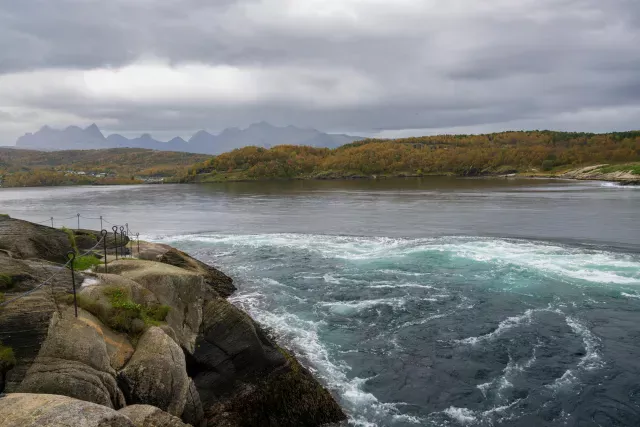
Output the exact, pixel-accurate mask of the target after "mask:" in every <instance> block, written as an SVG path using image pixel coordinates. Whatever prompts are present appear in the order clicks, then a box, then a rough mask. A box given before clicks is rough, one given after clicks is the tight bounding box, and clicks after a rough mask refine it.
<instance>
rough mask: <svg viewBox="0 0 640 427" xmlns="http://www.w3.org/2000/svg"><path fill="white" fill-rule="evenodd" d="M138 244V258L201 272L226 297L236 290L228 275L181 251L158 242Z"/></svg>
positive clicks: (206, 281) (207, 281)
mask: <svg viewBox="0 0 640 427" xmlns="http://www.w3.org/2000/svg"><path fill="white" fill-rule="evenodd" d="M140 245H141V246H140V254H139V255H138V258H140V259H145V260H149V261H157V262H162V263H165V264H169V265H173V266H175V267H180V268H184V269H185V270H189V271H193V272H194V273H198V274H201V275H202V276H203V277H204V280H205V283H206V284H207V285H209V286H211V287H212V288H213V289H214V290H215V291H216V292H217V293H218V294H219V295H220V296H222V297H228V296H230V295H231V294H232V293H233V292H234V291H235V290H236V287H235V286H233V280H232V279H231V278H230V277H229V276H227V275H226V274H224V273H223V272H221V271H220V270H218V269H216V268H213V267H211V266H209V265H207V264H205V263H203V262H201V261H198V260H197V259H195V258H192V257H190V256H189V255H187V254H185V253H184V252H182V251H179V250H177V249H175V248H172V247H171V246H169V245H163V244H159V243H148V242H142V243H141V244H140Z"/></svg>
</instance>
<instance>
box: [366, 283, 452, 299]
mask: <svg viewBox="0 0 640 427" xmlns="http://www.w3.org/2000/svg"><path fill="white" fill-rule="evenodd" d="M369 288H373V289H395V288H416V289H436V288H434V287H433V286H429V285H421V284H419V283H398V284H395V285H372V286H369ZM447 296H448V295H447Z"/></svg>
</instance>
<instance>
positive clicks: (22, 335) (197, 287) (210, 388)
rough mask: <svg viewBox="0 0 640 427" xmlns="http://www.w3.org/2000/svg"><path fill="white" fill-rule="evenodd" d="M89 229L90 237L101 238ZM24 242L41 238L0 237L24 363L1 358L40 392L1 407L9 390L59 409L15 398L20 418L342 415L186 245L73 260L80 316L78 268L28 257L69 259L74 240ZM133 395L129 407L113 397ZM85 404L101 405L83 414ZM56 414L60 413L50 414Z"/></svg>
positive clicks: (1, 330) (126, 421) (295, 419)
mask: <svg viewBox="0 0 640 427" xmlns="http://www.w3.org/2000/svg"><path fill="white" fill-rule="evenodd" d="M12 227H13V228H14V229H17V228H19V227H22V230H30V231H29V232H30V233H32V235H29V236H27V237H28V238H27V240H28V241H29V242H33V241H40V240H42V239H45V240H46V238H48V237H47V236H48V233H49V231H48V230H47V227H35V226H34V227H30V226H24V225H23V224H18V225H13V226H12ZM54 231H55V230H54ZM94 234H95V233H94ZM83 235H84V236H85V237H86V242H85V241H83V242H82V243H80V245H81V246H82V247H89V245H91V244H92V243H93V242H94V241H97V240H96V239H98V237H96V238H95V239H93V238H92V237H91V232H90V231H87V232H86V233H84V234H83ZM43 236H44V237H43ZM76 237H78V235H76ZM64 238H65V239H67V238H68V237H67V236H66V234H65V235H64ZM5 242H6V240H5ZM76 244H78V241H76ZM93 244H94V243H93ZM5 247H7V248H9V246H8V244H6V245H5ZM25 248H27V249H29V250H32V249H33V247H30V246H29V245H28V244H26V243H24V244H23V243H20V244H19V245H17V246H16V245H13V246H11V247H10V248H9V249H4V248H0V292H3V295H2V297H3V298H5V299H6V300H11V303H10V304H8V305H6V306H2V307H0V342H2V345H4V346H6V347H9V348H10V349H11V350H12V352H13V354H14V355H15V363H14V362H13V361H11V363H2V364H0V374H2V375H4V379H6V387H5V390H4V391H5V392H14V391H16V390H18V391H21V392H32V393H38V394H10V395H9V396H7V397H5V398H0V419H3V418H2V416H1V415H2V411H3V410H4V411H7V410H8V409H6V405H5V406H2V405H3V403H4V402H8V401H6V400H4V399H7V398H8V397H11V398H12V399H20V400H16V401H13V403H14V404H16V405H24V406H25V407H27V408H35V407H36V406H38V407H41V408H42V411H43V412H42V413H47V414H50V417H49V418H46V417H45V418H38V417H36V416H35V415H33V414H29V413H26V412H24V413H23V412H21V411H22V409H20V410H18V409H16V411H15V412H16V415H15V418H11V420H13V421H11V422H14V423H18V424H13V425H27V426H29V425H35V424H38V425H42V426H45V427H46V426H47V425H63V426H64V425H68V426H72V425H73V426H75V425H83V426H94V425H96V426H98V425H99V426H127V427H129V426H134V425H135V426H167V427H172V426H176V427H181V426H182V425H192V426H194V427H204V426H205V425H210V426H214V425H215V426H226V427H230V426H236V427H238V426H257V425H272V426H280V427H288V426H291V427H294V426H319V425H323V424H327V423H331V422H336V421H340V420H343V419H344V418H345V416H344V414H343V413H342V411H341V410H340V408H339V406H338V405H337V404H336V402H335V401H334V400H333V398H332V397H331V395H330V393H329V392H328V391H327V390H326V389H324V388H323V387H321V386H320V385H319V384H318V383H317V382H316V381H315V380H314V379H313V377H312V376H311V375H310V373H309V372H308V371H307V370H306V369H304V368H303V367H302V366H301V365H300V364H298V362H297V361H296V360H295V358H293V357H292V356H290V355H289V354H288V353H286V351H284V350H282V349H281V348H279V347H278V346H277V345H276V344H275V343H274V342H273V341H272V340H270V339H269V338H268V337H267V335H266V334H265V333H264V332H263V331H262V329H261V328H260V326H259V325H258V324H257V323H255V322H254V321H253V320H252V319H251V318H250V317H249V316H248V315H247V314H246V313H244V312H243V311H242V310H240V309H238V308H237V307H235V306H234V305H232V304H231V303H229V302H228V301H227V300H226V299H225V298H224V297H225V296H226V295H228V294H229V293H230V292H232V290H233V289H235V288H233V285H232V282H231V279H230V278H228V277H227V276H225V275H224V274H222V273H220V272H218V271H217V270H216V269H214V268H211V267H209V266H207V265H205V264H203V263H201V262H200V261H197V260H195V259H193V258H191V257H189V256H188V255H187V254H185V253H184V252H180V251H178V250H175V249H173V248H171V247H168V246H166V245H155V244H143V245H141V249H142V251H141V253H140V255H141V257H146V258H147V260H140V259H138V260H135V259H133V260H132V259H124V260H122V259H121V260H118V261H112V260H111V257H110V256H109V258H108V261H112V262H109V264H108V272H109V274H106V273H105V271H104V265H100V266H97V267H96V268H95V269H94V270H95V271H94V272H87V273H78V272H76V278H77V284H78V285H80V283H82V286H81V287H80V288H79V289H78V292H77V295H78V305H79V310H78V317H77V318H76V317H75V315H74V311H73V306H72V305H70V303H71V302H72V300H73V298H72V296H71V290H72V284H71V275H70V272H69V270H68V269H66V268H64V267H62V266H60V265H59V264H54V263H51V262H47V261H44V260H33V259H29V260H24V259H19V258H20V257H23V256H31V255H33V254H36V256H51V259H53V258H57V259H59V258H62V259H63V260H64V252H65V251H66V249H67V248H66V247H62V246H58V247H56V248H54V250H53V252H46V251H42V253H39V252H37V251H35V249H33V250H34V251H35V252H33V251H32V252H29V250H27V249H25ZM36 249H37V248H36ZM136 249H137V248H136ZM60 250H62V252H60V253H57V254H56V253H54V252H55V251H60ZM54 273H56V274H54ZM52 275H53V276H52ZM47 279H49V280H48V281H46V280H47ZM45 281H46V282H45ZM43 284H44V285H43ZM25 292H29V293H27V294H25ZM15 297H20V298H19V299H16V300H13V298H15ZM14 365H15V366H14ZM1 384H2V381H0V385H1ZM0 391H2V390H0ZM41 393H46V394H41ZM57 395H65V396H71V397H76V398H78V399H81V400H83V401H84V402H79V401H76V400H74V399H71V398H70V397H62V396H57ZM95 404H99V405H100V406H97V405H95ZM127 404H128V405H132V406H130V407H125V408H124V409H123V410H122V411H121V412H120V413H117V412H116V411H114V410H113V409H110V408H114V409H119V408H121V407H123V406H125V405H127ZM145 405H153V406H145ZM96 407H97V408H100V411H97V412H96V411H95V408H96ZM65 408H68V411H67V413H63V411H65V410H66V409H65ZM79 411H85V412H86V413H87V414H94V416H93V418H91V420H86V417H85V418H83V417H84V415H82V414H78V412H79ZM36 412H37V411H36ZM37 413H40V412H37ZM83 414H84V412H83ZM127 414H128V415H127ZM67 415H68V417H67ZM64 417H67V418H64ZM178 417H179V418H181V420H180V419H179V418H178ZM8 419H9V418H8ZM49 419H51V420H54V421H56V422H57V421H60V423H59V424H46V423H47V422H49V421H48V420H49ZM19 423H23V424H19ZM30 423H31V424H30ZM3 425H5V424H3ZM9 425H11V424H9Z"/></svg>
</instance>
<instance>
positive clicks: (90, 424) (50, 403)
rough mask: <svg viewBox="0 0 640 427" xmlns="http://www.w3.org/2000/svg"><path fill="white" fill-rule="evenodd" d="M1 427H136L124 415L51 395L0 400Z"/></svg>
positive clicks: (6, 397) (32, 395) (21, 394)
mask: <svg viewBox="0 0 640 427" xmlns="http://www.w3.org/2000/svg"><path fill="white" fill-rule="evenodd" d="M0 424H1V425H2V427H136V426H135V424H133V422H132V421H131V420H130V419H129V418H127V417H126V416H125V415H122V414H119V413H118V412H117V411H115V410H113V409H110V408H107V407H106V406H101V405H96V404H95V403H90V402H85V401H82V400H76V399H73V398H71V397H67V396H58V395H53V394H29V393H14V394H8V395H6V396H5V397H2V398H0Z"/></svg>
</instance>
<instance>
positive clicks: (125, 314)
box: [66, 286, 171, 339]
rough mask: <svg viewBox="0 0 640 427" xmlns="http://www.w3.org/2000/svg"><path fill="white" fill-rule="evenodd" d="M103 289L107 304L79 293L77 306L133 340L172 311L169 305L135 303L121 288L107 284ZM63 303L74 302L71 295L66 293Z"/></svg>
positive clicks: (159, 322)
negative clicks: (107, 300)
mask: <svg viewBox="0 0 640 427" xmlns="http://www.w3.org/2000/svg"><path fill="white" fill-rule="evenodd" d="M102 292H103V294H104V295H105V296H106V297H107V298H108V299H109V304H108V305H105V304H104V303H101V302H100V301H98V300H95V299H92V298H88V297H86V296H84V295H78V296H77V300H78V306H79V307H81V308H83V309H84V310H86V311H88V312H89V313H91V314H93V315H94V316H96V317H97V318H98V319H100V321H102V323H104V324H105V325H107V326H108V327H109V328H111V329H113V330H115V331H119V332H124V333H126V334H128V335H129V336H130V337H132V338H133V339H135V338H136V337H137V336H139V334H141V333H142V332H144V331H145V330H146V329H147V328H148V327H149V326H160V325H161V324H162V322H164V321H165V319H166V318H167V315H168V314H169V311H170V310H171V307H169V306H168V305H158V304H153V305H151V304H149V305H143V304H138V303H136V302H134V301H133V300H131V297H130V296H129V294H128V293H127V291H126V289H124V288H119V287H116V286H109V287H105V288H104V289H103V291H102ZM66 302H67V303H68V304H73V295H67V296H66Z"/></svg>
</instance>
